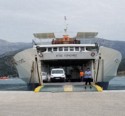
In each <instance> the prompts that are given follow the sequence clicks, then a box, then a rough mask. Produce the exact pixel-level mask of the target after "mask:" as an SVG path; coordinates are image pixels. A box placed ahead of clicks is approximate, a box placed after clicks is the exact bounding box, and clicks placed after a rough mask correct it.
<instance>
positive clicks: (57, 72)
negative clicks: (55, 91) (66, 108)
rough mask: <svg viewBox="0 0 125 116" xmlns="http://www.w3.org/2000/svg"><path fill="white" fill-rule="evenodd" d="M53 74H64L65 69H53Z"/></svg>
mask: <svg viewBox="0 0 125 116" xmlns="http://www.w3.org/2000/svg"><path fill="white" fill-rule="evenodd" d="M52 74H63V70H52Z"/></svg>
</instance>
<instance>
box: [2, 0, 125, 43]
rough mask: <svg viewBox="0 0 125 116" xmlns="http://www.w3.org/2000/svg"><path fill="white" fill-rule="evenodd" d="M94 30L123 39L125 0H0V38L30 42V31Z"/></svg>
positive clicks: (73, 31) (106, 37)
mask: <svg viewBox="0 0 125 116" xmlns="http://www.w3.org/2000/svg"><path fill="white" fill-rule="evenodd" d="M64 16H66V19H67V20H66V24H68V31H67V32H68V34H69V36H71V37H72V36H76V34H77V32H98V33H99V34H98V36H97V37H99V38H104V39H108V40H119V41H125V0H0V39H3V40H6V41H9V42H32V39H34V37H33V33H46V32H54V33H55V35H56V36H60V37H61V36H62V35H63V34H64V28H65V20H64Z"/></svg>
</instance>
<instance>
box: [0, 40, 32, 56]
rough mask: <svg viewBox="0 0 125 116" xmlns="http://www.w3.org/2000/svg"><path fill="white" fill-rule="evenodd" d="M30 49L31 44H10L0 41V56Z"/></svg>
mask: <svg viewBox="0 0 125 116" xmlns="http://www.w3.org/2000/svg"><path fill="white" fill-rule="evenodd" d="M30 47H32V44H31V43H22V42H17V43H12V42H8V41H5V40H2V39H0V55H2V54H4V53H6V52H8V53H9V52H12V51H16V50H20V49H26V48H30Z"/></svg>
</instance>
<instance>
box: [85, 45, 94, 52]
mask: <svg viewBox="0 0 125 116" xmlns="http://www.w3.org/2000/svg"><path fill="white" fill-rule="evenodd" d="M86 50H88V51H93V50H96V48H95V47H93V46H91V47H86Z"/></svg>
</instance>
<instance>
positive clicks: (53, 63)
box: [14, 32, 122, 88]
mask: <svg viewBox="0 0 125 116" xmlns="http://www.w3.org/2000/svg"><path fill="white" fill-rule="evenodd" d="M33 35H34V37H35V40H33V43H34V44H33V47H32V48H29V49H26V50H24V51H21V52H19V53H17V54H16V55H15V56H14V60H15V66H16V68H17V70H18V74H19V77H20V78H22V79H23V80H25V81H26V82H27V83H29V84H32V83H34V84H41V85H42V84H43V80H42V72H46V73H47V74H48V75H49V74H50V72H51V69H53V68H63V69H64V70H65V73H66V79H67V80H68V79H70V80H71V81H78V80H79V79H80V77H79V71H80V70H81V69H82V70H86V69H87V68H90V70H91V71H92V77H93V81H94V82H95V83H97V84H98V85H100V86H102V87H103V88H107V87H108V82H109V81H110V80H111V79H112V78H114V77H115V76H116V75H117V69H118V66H119V64H120V62H121V59H122V56H121V53H120V52H119V51H117V50H114V49H112V48H108V47H104V46H100V45H99V38H98V37H97V35H98V32H78V33H77V34H76V36H75V37H70V36H69V35H68V34H64V35H63V36H62V37H60V38H57V37H55V34H54V33H34V34H33ZM36 40H37V41H36ZM44 40H46V41H48V43H49V44H48V43H44Z"/></svg>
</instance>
